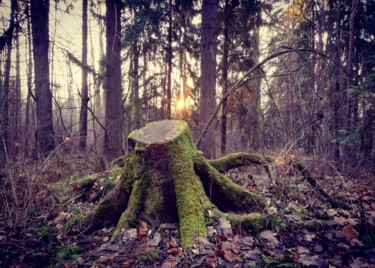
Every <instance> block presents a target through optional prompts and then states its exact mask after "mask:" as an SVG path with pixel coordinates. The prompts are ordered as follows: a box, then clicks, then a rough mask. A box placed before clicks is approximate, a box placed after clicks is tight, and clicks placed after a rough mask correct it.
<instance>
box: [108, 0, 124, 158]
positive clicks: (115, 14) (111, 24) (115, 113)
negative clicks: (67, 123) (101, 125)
mask: <svg viewBox="0 0 375 268" xmlns="http://www.w3.org/2000/svg"><path fill="white" fill-rule="evenodd" d="M106 7H107V12H106V35H107V46H106V50H107V52H106V53H107V64H106V67H107V70H106V84H105V99H106V101H105V103H106V106H105V127H106V130H105V133H104V154H105V156H106V158H107V160H108V161H111V160H113V159H114V158H116V157H118V156H120V155H121V154H122V121H123V120H122V117H123V116H122V87H121V39H120V33H121V9H122V2H121V1H120V0H106Z"/></svg>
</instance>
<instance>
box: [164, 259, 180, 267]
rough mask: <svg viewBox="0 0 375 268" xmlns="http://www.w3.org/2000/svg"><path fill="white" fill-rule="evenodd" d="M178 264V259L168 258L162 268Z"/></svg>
mask: <svg viewBox="0 0 375 268" xmlns="http://www.w3.org/2000/svg"><path fill="white" fill-rule="evenodd" d="M176 265H177V261H176V260H167V261H166V262H164V263H163V265H162V266H161V268H173V267H175V266H176Z"/></svg>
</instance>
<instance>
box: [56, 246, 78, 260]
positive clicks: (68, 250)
mask: <svg viewBox="0 0 375 268" xmlns="http://www.w3.org/2000/svg"><path fill="white" fill-rule="evenodd" d="M82 252H83V250H82V249H81V248H80V247H77V246H66V247H62V248H61V249H60V250H59V252H58V253H57V256H56V259H57V261H58V263H63V262H65V261H74V260H75V259H76V258H77V256H78V255H79V254H81V253H82Z"/></svg>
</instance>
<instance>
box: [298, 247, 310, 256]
mask: <svg viewBox="0 0 375 268" xmlns="http://www.w3.org/2000/svg"><path fill="white" fill-rule="evenodd" d="M309 252H310V251H309V250H308V249H307V248H305V247H302V246H298V247H297V253H298V254H308V253H309Z"/></svg>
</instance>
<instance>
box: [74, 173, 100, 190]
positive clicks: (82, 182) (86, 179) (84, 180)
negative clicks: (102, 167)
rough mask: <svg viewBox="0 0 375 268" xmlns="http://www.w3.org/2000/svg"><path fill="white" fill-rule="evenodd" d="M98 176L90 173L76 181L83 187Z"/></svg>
mask: <svg viewBox="0 0 375 268" xmlns="http://www.w3.org/2000/svg"><path fill="white" fill-rule="evenodd" d="M98 178H99V175H98V174H91V175H88V176H85V177H83V178H81V179H79V180H77V183H78V184H79V186H80V187H81V188H85V187H89V186H91V185H92V184H93V183H94V182H95V181H96V180H97V179H98Z"/></svg>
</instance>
